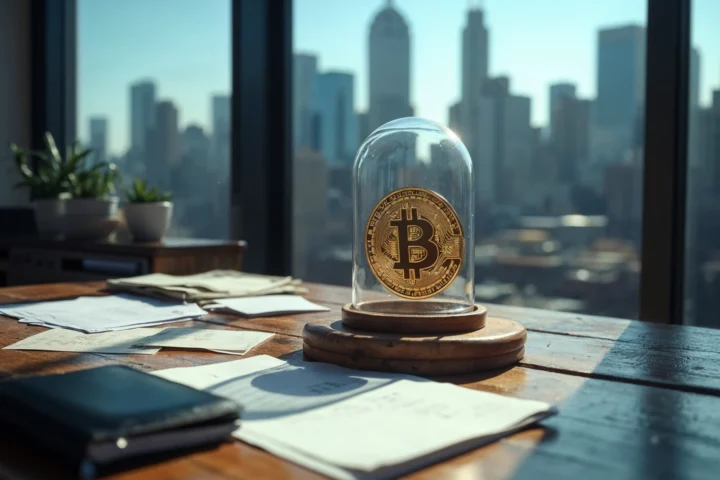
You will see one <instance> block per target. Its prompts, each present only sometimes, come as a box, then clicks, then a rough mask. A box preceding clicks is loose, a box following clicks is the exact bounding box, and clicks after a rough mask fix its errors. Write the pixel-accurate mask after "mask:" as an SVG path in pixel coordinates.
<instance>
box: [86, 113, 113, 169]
mask: <svg viewBox="0 0 720 480" xmlns="http://www.w3.org/2000/svg"><path fill="white" fill-rule="evenodd" d="M88 128H89V135H88V138H89V139H90V145H89V147H90V148H92V150H93V154H92V155H93V158H94V159H95V161H96V162H104V161H106V160H107V138H108V119H107V118H106V117H90V121H89V122H88Z"/></svg>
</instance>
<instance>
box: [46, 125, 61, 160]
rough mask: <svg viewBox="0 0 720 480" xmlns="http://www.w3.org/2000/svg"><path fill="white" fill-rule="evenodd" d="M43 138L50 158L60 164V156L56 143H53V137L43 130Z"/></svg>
mask: <svg viewBox="0 0 720 480" xmlns="http://www.w3.org/2000/svg"><path fill="white" fill-rule="evenodd" d="M44 139H45V145H46V146H47V149H48V153H49V154H50V157H51V159H52V160H53V161H54V162H56V163H57V164H60V163H61V162H62V157H61V156H60V152H59V151H58V148H57V145H55V139H54V138H53V136H52V133H50V132H45V137H44Z"/></svg>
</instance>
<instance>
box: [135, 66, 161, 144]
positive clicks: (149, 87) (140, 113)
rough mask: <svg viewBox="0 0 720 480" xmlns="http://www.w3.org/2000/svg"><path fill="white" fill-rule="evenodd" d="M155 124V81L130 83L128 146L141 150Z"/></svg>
mask: <svg viewBox="0 0 720 480" xmlns="http://www.w3.org/2000/svg"><path fill="white" fill-rule="evenodd" d="M154 125H155V83H154V82H152V81H150V80H143V81H139V82H136V83H133V84H132V85H130V148H131V149H132V150H134V151H135V152H143V151H144V149H145V146H146V143H147V135H148V132H149V131H150V129H152V128H153V126H154Z"/></svg>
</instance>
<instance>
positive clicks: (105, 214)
mask: <svg viewBox="0 0 720 480" xmlns="http://www.w3.org/2000/svg"><path fill="white" fill-rule="evenodd" d="M117 208H118V199H117V198H70V199H68V200H67V204H66V206H65V213H66V214H67V215H86V216H88V217H95V218H112V217H114V216H115V215H116V214H117Z"/></svg>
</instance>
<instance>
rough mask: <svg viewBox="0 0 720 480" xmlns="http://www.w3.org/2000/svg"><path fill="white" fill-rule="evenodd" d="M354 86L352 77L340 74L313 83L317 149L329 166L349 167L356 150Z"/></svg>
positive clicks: (327, 75)
mask: <svg viewBox="0 0 720 480" xmlns="http://www.w3.org/2000/svg"><path fill="white" fill-rule="evenodd" d="M354 84H355V80H354V77H353V75H352V74H350V73H343V72H328V73H323V74H321V75H317V76H316V77H315V81H314V82H313V89H312V90H313V92H312V99H313V101H312V106H313V112H314V115H315V122H314V126H315V128H316V129H317V132H316V133H317V137H316V138H317V140H318V145H317V147H318V149H319V150H320V152H321V153H322V155H323V157H325V159H326V161H327V162H328V163H329V164H330V165H332V164H350V165H351V164H352V161H353V158H354V156H355V152H356V150H357V148H358V132H359V131H358V126H357V117H356V116H355V112H354V110H353V105H354V98H355V95H354V93H355V90H354Z"/></svg>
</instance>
